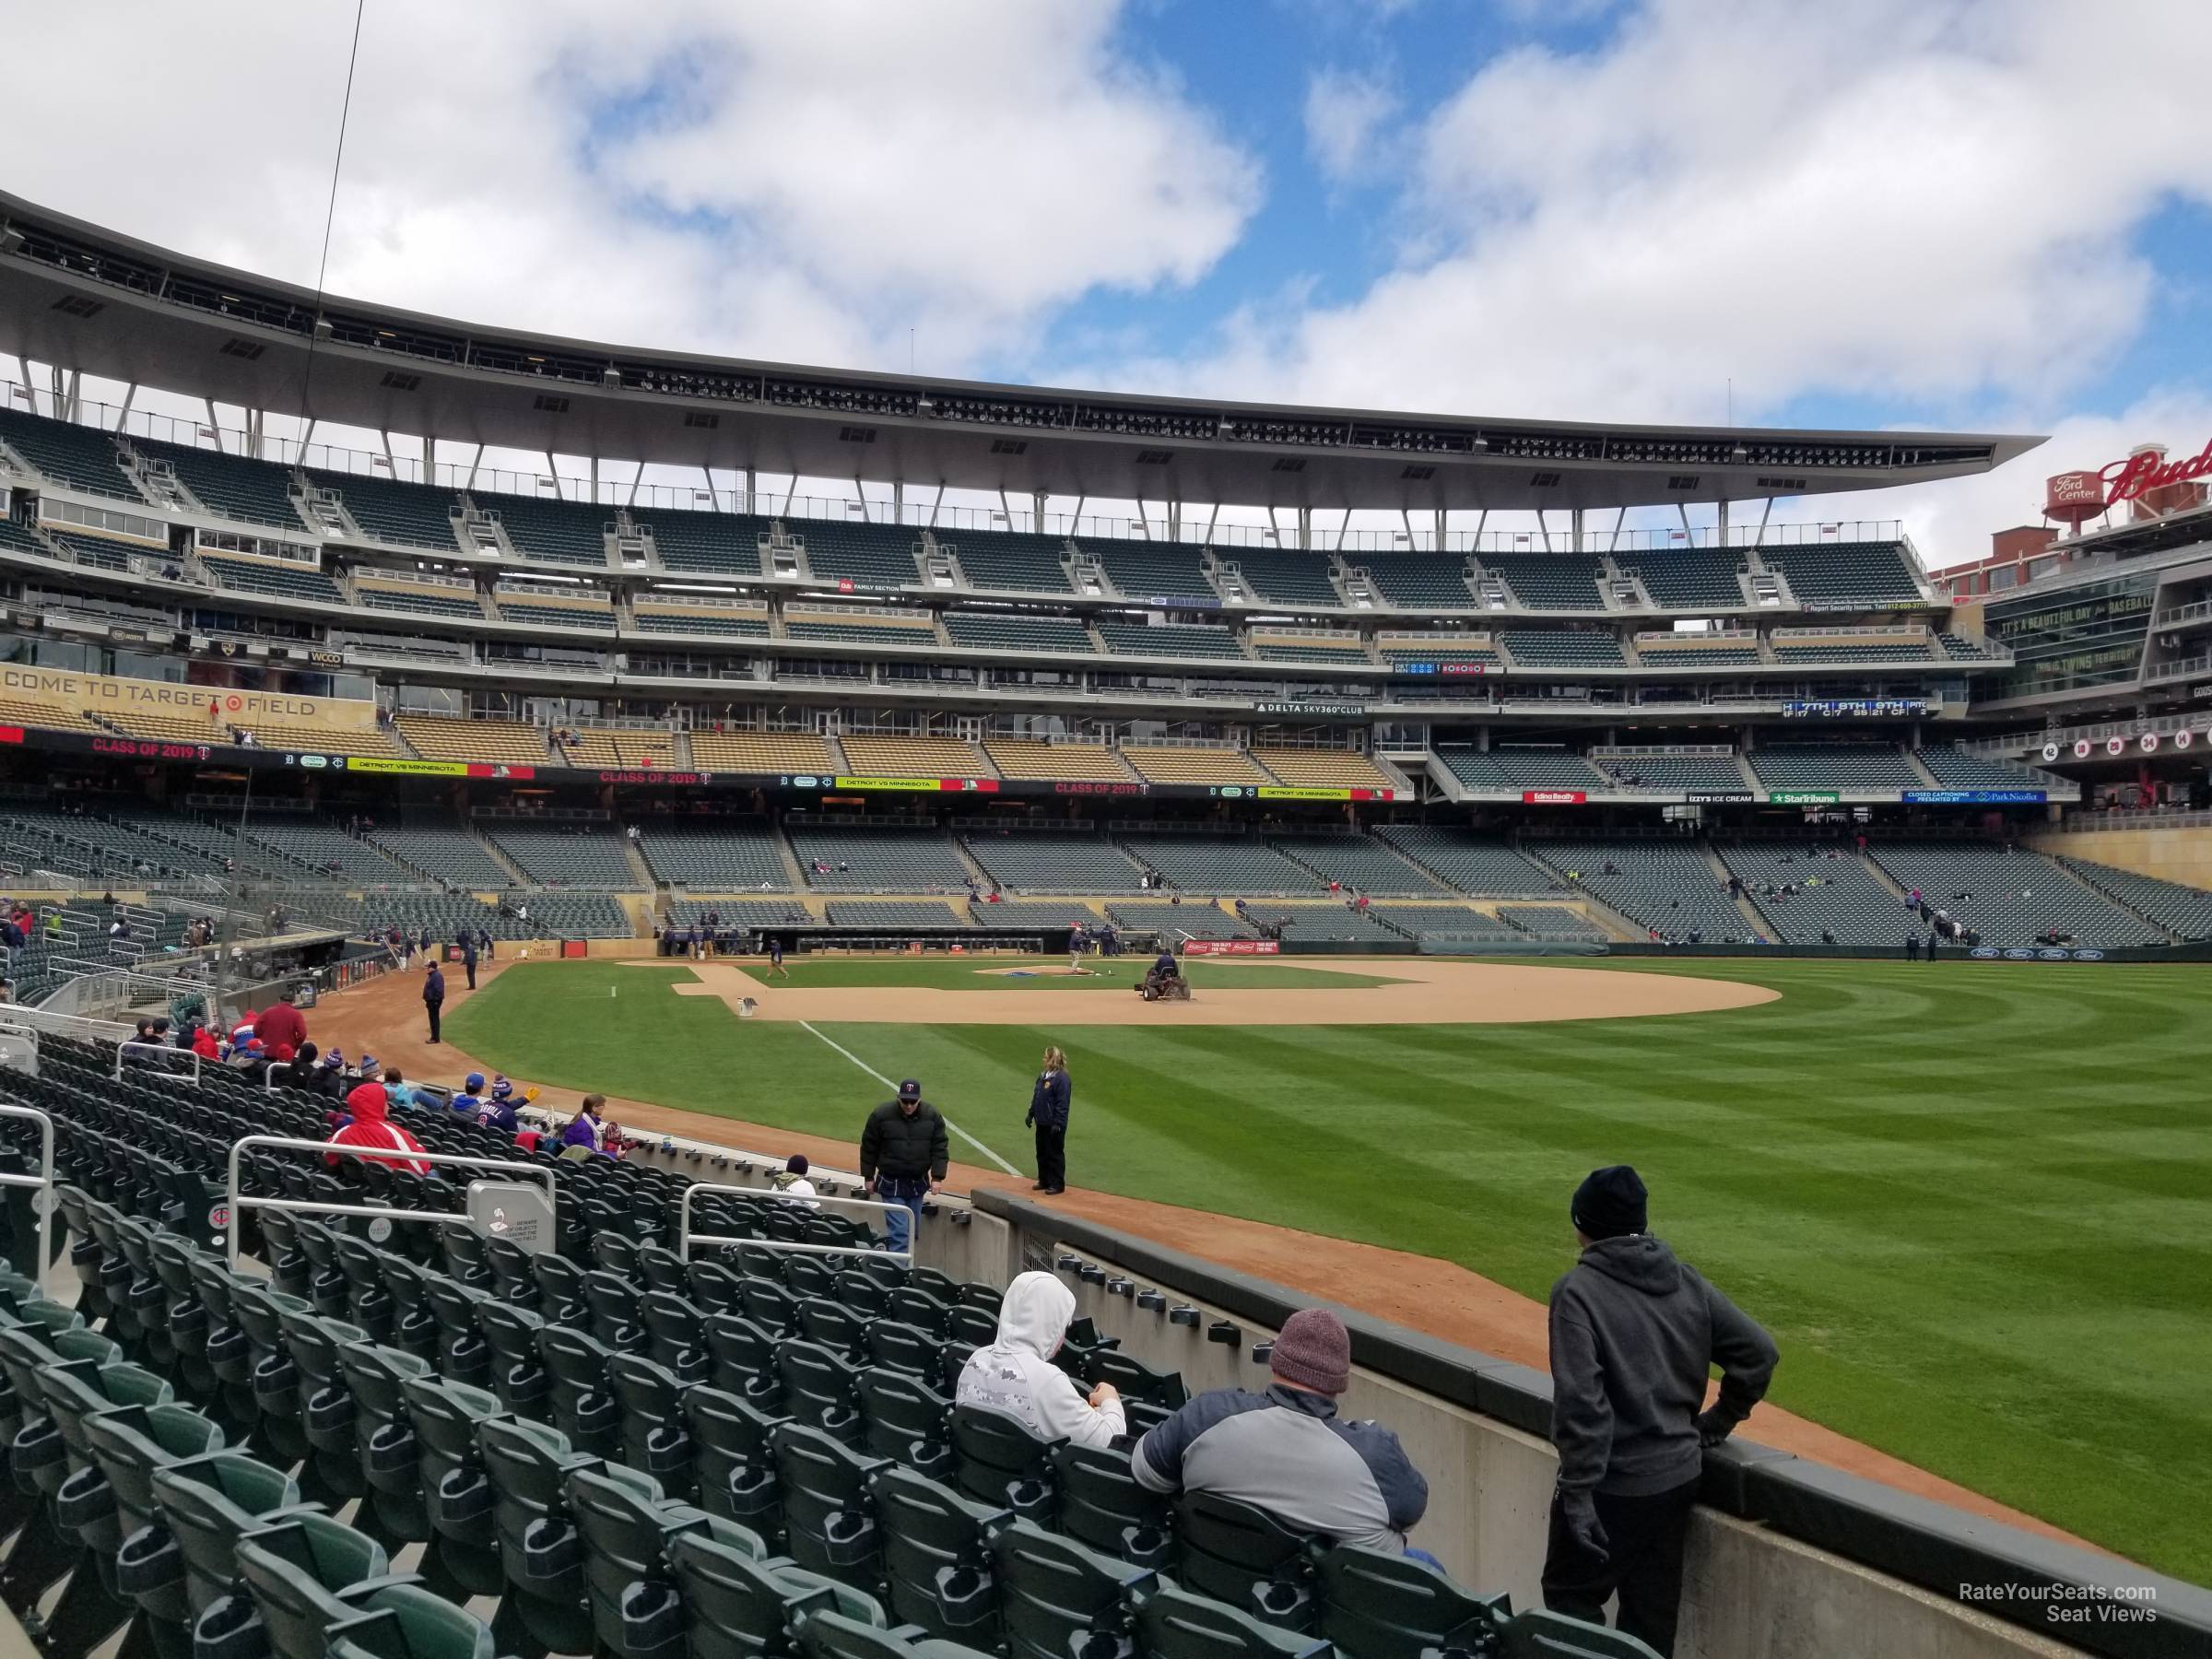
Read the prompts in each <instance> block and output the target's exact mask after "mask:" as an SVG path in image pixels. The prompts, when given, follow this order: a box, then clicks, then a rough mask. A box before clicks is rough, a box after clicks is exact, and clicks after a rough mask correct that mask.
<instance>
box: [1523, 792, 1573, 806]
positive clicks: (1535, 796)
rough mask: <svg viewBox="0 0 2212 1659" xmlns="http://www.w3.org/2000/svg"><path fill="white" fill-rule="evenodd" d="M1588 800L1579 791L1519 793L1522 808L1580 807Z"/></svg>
mask: <svg viewBox="0 0 2212 1659" xmlns="http://www.w3.org/2000/svg"><path fill="white" fill-rule="evenodd" d="M1589 799H1590V796H1589V794H1588V793H1587V792H1586V791H1584V790H1580V789H1524V790H1523V791H1522V792H1521V804H1522V805H1523V806H1583V805H1584V804H1585V803H1587V802H1588V801H1589Z"/></svg>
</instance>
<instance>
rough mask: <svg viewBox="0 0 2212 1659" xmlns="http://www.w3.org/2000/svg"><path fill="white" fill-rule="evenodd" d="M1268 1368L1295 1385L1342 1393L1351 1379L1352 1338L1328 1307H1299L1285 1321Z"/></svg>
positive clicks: (1313, 1392) (1318, 1390)
mask: <svg viewBox="0 0 2212 1659" xmlns="http://www.w3.org/2000/svg"><path fill="white" fill-rule="evenodd" d="M1267 1367H1268V1369H1269V1370H1270V1371H1273V1372H1274V1373H1275V1374H1276V1375H1277V1376H1278V1377H1280V1378H1281V1379H1282V1380H1283V1381H1284V1382H1288V1383H1289V1384H1290V1386H1291V1387H1293V1388H1302V1389H1304V1390H1305V1391H1306V1392H1307V1393H1309V1394H1329V1395H1332V1396H1334V1395H1336V1394H1342V1393H1343V1392H1344V1390H1345V1385H1346V1384H1347V1383H1348V1382H1351V1380H1352V1338H1351V1335H1350V1333H1348V1332H1347V1331H1346V1330H1345V1328H1344V1321H1343V1320H1341V1319H1339V1318H1337V1317H1336V1315H1335V1314H1334V1313H1332V1312H1329V1311H1328V1310H1327V1309H1326V1308H1300V1310H1299V1311H1298V1312H1295V1313H1293V1314H1291V1315H1290V1317H1289V1318H1288V1319H1287V1320H1285V1321H1284V1322H1283V1328H1282V1331H1281V1333H1280V1334H1279V1335H1277V1337H1276V1339H1275V1353H1274V1355H1273V1356H1272V1357H1271V1358H1270V1359H1268V1361H1267Z"/></svg>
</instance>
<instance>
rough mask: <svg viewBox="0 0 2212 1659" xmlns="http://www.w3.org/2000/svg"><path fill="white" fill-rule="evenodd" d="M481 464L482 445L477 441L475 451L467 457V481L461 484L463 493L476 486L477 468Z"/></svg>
mask: <svg viewBox="0 0 2212 1659" xmlns="http://www.w3.org/2000/svg"><path fill="white" fill-rule="evenodd" d="M481 465H484V446H483V445H482V444H481V443H479V444H477V453H475V454H473V455H471V456H469V458H468V481H467V482H466V483H465V484H464V485H462V486H461V488H462V492H463V493H464V494H465V493H466V492H468V491H469V490H472V489H474V488H476V487H477V467H479V466H481Z"/></svg>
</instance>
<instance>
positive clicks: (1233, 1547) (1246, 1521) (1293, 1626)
mask: <svg viewBox="0 0 2212 1659" xmlns="http://www.w3.org/2000/svg"><path fill="white" fill-rule="evenodd" d="M1175 1542H1176V1568H1177V1571H1176V1575H1175V1576H1176V1579H1177V1581H1178V1582H1179V1583H1184V1584H1188V1585H1189V1586H1190V1587H1191V1588H1192V1589H1194V1590H1196V1591H1198V1592H1200V1593H1201V1594H1206V1595H1210V1596H1212V1597H1213V1598H1214V1599H1215V1600H1216V1601H1219V1602H1224V1603H1226V1604H1227V1605H1229V1606H1231V1607H1234V1608H1236V1609H1237V1610H1238V1611H1240V1612H1242V1613H1248V1614H1251V1615H1252V1616H1253V1617H1254V1618H1261V1619H1265V1621H1266V1622H1267V1623H1269V1624H1274V1625H1280V1626H1282V1627H1283V1628H1284V1629H1286V1630H1312V1629H1313V1628H1314V1626H1315V1624H1316V1622H1317V1621H1318V1619H1319V1617H1320V1613H1321V1606H1320V1603H1319V1601H1318V1600H1317V1598H1316V1597H1315V1595H1314V1594H1313V1572H1312V1560H1311V1549H1312V1544H1313V1542H1314V1541H1313V1539H1312V1537H1310V1536H1308V1535H1306V1534H1303V1533H1299V1532H1294V1531H1292V1530H1291V1529H1290V1528H1288V1527H1287V1526H1285V1525H1284V1524H1282V1523H1281V1522H1279V1521H1277V1519H1276V1518H1275V1517H1274V1516H1273V1515H1270V1514H1269V1513H1268V1512H1266V1511H1265V1510H1262V1509H1257V1508H1255V1507H1253V1505H1251V1504H1249V1503H1238V1502H1235V1501H1233V1500H1230V1499H1227V1498H1222V1497H1218V1496H1217V1495H1215V1494H1214V1493H1211V1492H1186V1493H1185V1494H1184V1495H1183V1496H1182V1499H1181V1500H1179V1501H1178V1502H1177V1504H1176V1506H1175Z"/></svg>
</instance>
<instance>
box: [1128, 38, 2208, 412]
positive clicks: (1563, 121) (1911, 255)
mask: <svg viewBox="0 0 2212 1659" xmlns="http://www.w3.org/2000/svg"><path fill="white" fill-rule="evenodd" d="M2130 18H2131V22H2130V38H2135V39H2140V40H2147V41H2157V42H2158V56H2159V70H2158V73H2157V74H2155V75H2148V76H2147V75H2144V74H2143V73H2141V72H2140V67H2139V65H2136V64H2134V63H2131V62H2130V61H2129V59H2128V54H2126V53H2115V52H2112V51H2108V50H2102V49H2100V46H2099V43H2098V37H2096V36H2095V35H2093V34H2092V35H2090V36H2088V37H2086V38H2085V34H2084V29H2085V19H2084V14H2083V12H2082V11H2081V9H2080V7H2079V6H2075V5H2070V4H2067V3H2066V0H2007V3H2006V4H2001V5H1996V4H1993V5H1986V6H1972V5H1967V4H1962V3H1954V4H1947V5H1929V4H1927V3H1926V0H1838V3H1837V4H1833V5H1830V6H1821V7H1808V6H1803V5H1801V4H1798V3H1797V0H1653V4H1651V5H1649V6H1647V7H1646V8H1645V9H1643V10H1642V11H1641V12H1638V13H1636V14H1633V15H1631V16H1629V17H1626V18H1623V19H1622V20H1621V22H1620V24H1619V25H1618V29H1617V30H1616V31H1615V33H1614V34H1613V35H1612V36H1611V37H1610V38H1609V40H1608V41H1607V42H1606V44H1605V45H1604V46H1602V47H1601V48H1599V49H1597V50H1595V51H1593V52H1590V53H1561V52H1555V51H1552V50H1549V49H1547V48H1540V47H1532V48H1527V49H1524V50H1519V51H1515V52H1513V53H1509V54H1507V55H1504V56H1502V57H1499V58H1495V59H1493V60H1492V61H1490V62H1489V63H1488V65H1485V66H1484V68H1483V69H1482V70H1481V71H1480V72H1479V73H1477V74H1476V75H1475V76H1473V77H1472V78H1471V79H1470V80H1468V81H1467V82H1466V83H1465V86H1463V87H1462V88H1460V89H1459V90H1458V91H1457V92H1456V93H1455V94H1454V95H1453V96H1452V97H1451V98H1449V99H1447V100H1445V101H1444V102H1443V103H1442V104H1441V107H1439V108H1438V109H1437V110H1436V111H1434V112H1432V114H1431V115H1430V118H1429V119H1428V121H1427V124H1426V126H1425V128H1424V130H1423V137H1422V144H1421V151H1420V153H1421V164H1420V167H1419V169H1418V173H1419V179H1418V183H1417V184H1415V185H1414V186H1413V187H1412V188H1411V189H1410V190H1409V191H1408V193H1407V195H1406V201H1405V203H1404V205H1403V214H1402V224H1403V227H1404V229H1405V232H1406V239H1407V241H1406V245H1407V250H1408V251H1407V253H1406V256H1405V257H1404V258H1403V259H1402V260H1401V261H1400V263H1399V264H1398V265H1397V266H1396V268H1394V270H1392V271H1391V272H1390V273H1388V274H1387V275H1385V276H1384V277H1382V278H1380V279H1379V280H1377V281H1376V282H1375V283H1374V284H1373V285H1371V287H1370V288H1368V289H1367V290H1366V291H1365V292H1363V293H1361V294H1360V295H1359V297H1358V298H1356V299H1354V300H1350V301H1348V302H1347V303H1343V304H1338V305H1333V306H1323V307H1307V306H1301V305H1277V306H1269V305H1264V304H1260V305H1254V306H1253V307H1251V308H1250V309H1248V310H1247V311H1245V312H1241V313H1240V314H1238V315H1237V316H1235V317H1233V318H1232V319H1230V323H1229V325H1228V326H1227V328H1226V329H1225V330H1224V335H1223V342H1222V345H1221V348H1220V349H1219V350H1218V351H1217V352H1215V353H1213V354H1212V355H1210V356H1206V357H1186V358H1184V359H1179V360H1177V361H1173V362H1167V361H1160V362H1150V363H1142V364H1136V365H1125V366H1123V367H1122V368H1121V370H1120V372H1119V375H1118V378H1119V379H1121V380H1123V381H1124V382H1141V383H1147V384H1156V385H1160V386H1163V387H1172V388H1175V389H1183V390H1192V391H1197V390H1200V389H1204V390H1206V392H1208V393H1209V394H1213V395H1242V396H1278V397H1296V398H1301V399H1307V400H1311V401H1315V402H1330V403H1352V404H1364V405H1371V406H1382V407H1398V408H1426V409H1449V410H1455V411H1465V412H1475V413H1483V414H1491V413H1496V414H1512V415H1533V416H1553V417H1561V418H1626V419H1670V418H1673V419H1697V420H1709V419H1714V418H1718V417H1719V416H1720V414H1721V406H1722V401H1723V399H1722V390H1721V389H1722V383H1723V382H1724V380H1726V379H1730V378H1733V380H1734V382H1735V406H1736V410H1737V413H1738V416H1739V418H1750V419H1758V418H1760V416H1761V414H1762V413H1764V412H1766V411H1770V410H1772V409H1775V408H1778V407H1780V406H1783V405H1784V404H1785V403H1787V402H1788V401H1790V400H1792V399H1794V398H1798V397H1801V396H1804V395H1806V394H1831V395H1832V394H1844V395H1857V396H1861V397H1866V398H1874V399H1883V400H1890V401H1892V402H1905V401H1911V402H1915V403H1919V404H1922V405H1925V406H1939V407H1940V406H1973V407H1980V406H1985V405H1987V404H1989V403H1991V402H2007V403H2012V404H2015V405H2017V406H2021V407H2024V408H2027V409H2030V410H2035V409H2053V408H2063V407H2064V403H2065V394H2066V393H2067V392H2068V390H2069V389H2070V388H2071V387H2073V386H2074V385H2076V384H2077V381H2078V378H2079V377H2080V376H2081V375H2082V374H2083V373H2084V372H2085V371H2089V370H2092V369H2093V368H2094V366H2095V365H2096V364H2097V363H2098V362H2099V361H2100V359H2101V358H2102V357H2103V356H2104V354H2106V353H2107V352H2109V351H2110V350H2111V348H2112V347H2114V346H2115V345H2117V344H2118V343H2120V342H2122V341H2124V340H2126V339H2128V338H2129V337H2130V336H2131V335H2134V333H2135V332H2136V329H2137V328H2138V327H2139V325H2140V324H2141V322H2142V320H2143V318H2144V316H2145V313H2146V309H2147V304H2148V302H2149V300H2150V297H2151V295H2152V292H2153V288H2154V277H2153V273H2152V272H2151V271H2150V269H2149V268H2148V267H2147V265H2146V264H2145V263H2144V262H2143V261H2142V260H2141V259H2140V258H2139V257H2137V255H2136V253H2134V252H2133V251H2132V250H2131V247H2130V241H2129V238H2130V234H2131V232H2132V230H2133V229H2135V227H2136V226H2137V225H2138V224H2140V222H2141V221H2142V220H2143V219H2144V218H2146V217H2147V215H2148V214H2149V213H2150V212H2152V211H2153V210H2154V209H2155V208H2156V207H2157V206H2159V205H2160V204H2161V203H2162V202H2164V201H2166V200H2168V199H2170V198H2171V197H2182V198H2186V199H2191V200H2195V201H2200V202H2203V201H2212V102H2208V101H2207V100H2206V99H2204V97H2203V96H2202V92H2201V88H2203V86H2204V85H2206V82H2207V80H2212V8H2208V7H2206V6H2202V5H2200V4H2196V3H2195V0H2143V3H2142V4H2140V5H2138V6H2134V7H2131V8H2130Z"/></svg>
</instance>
